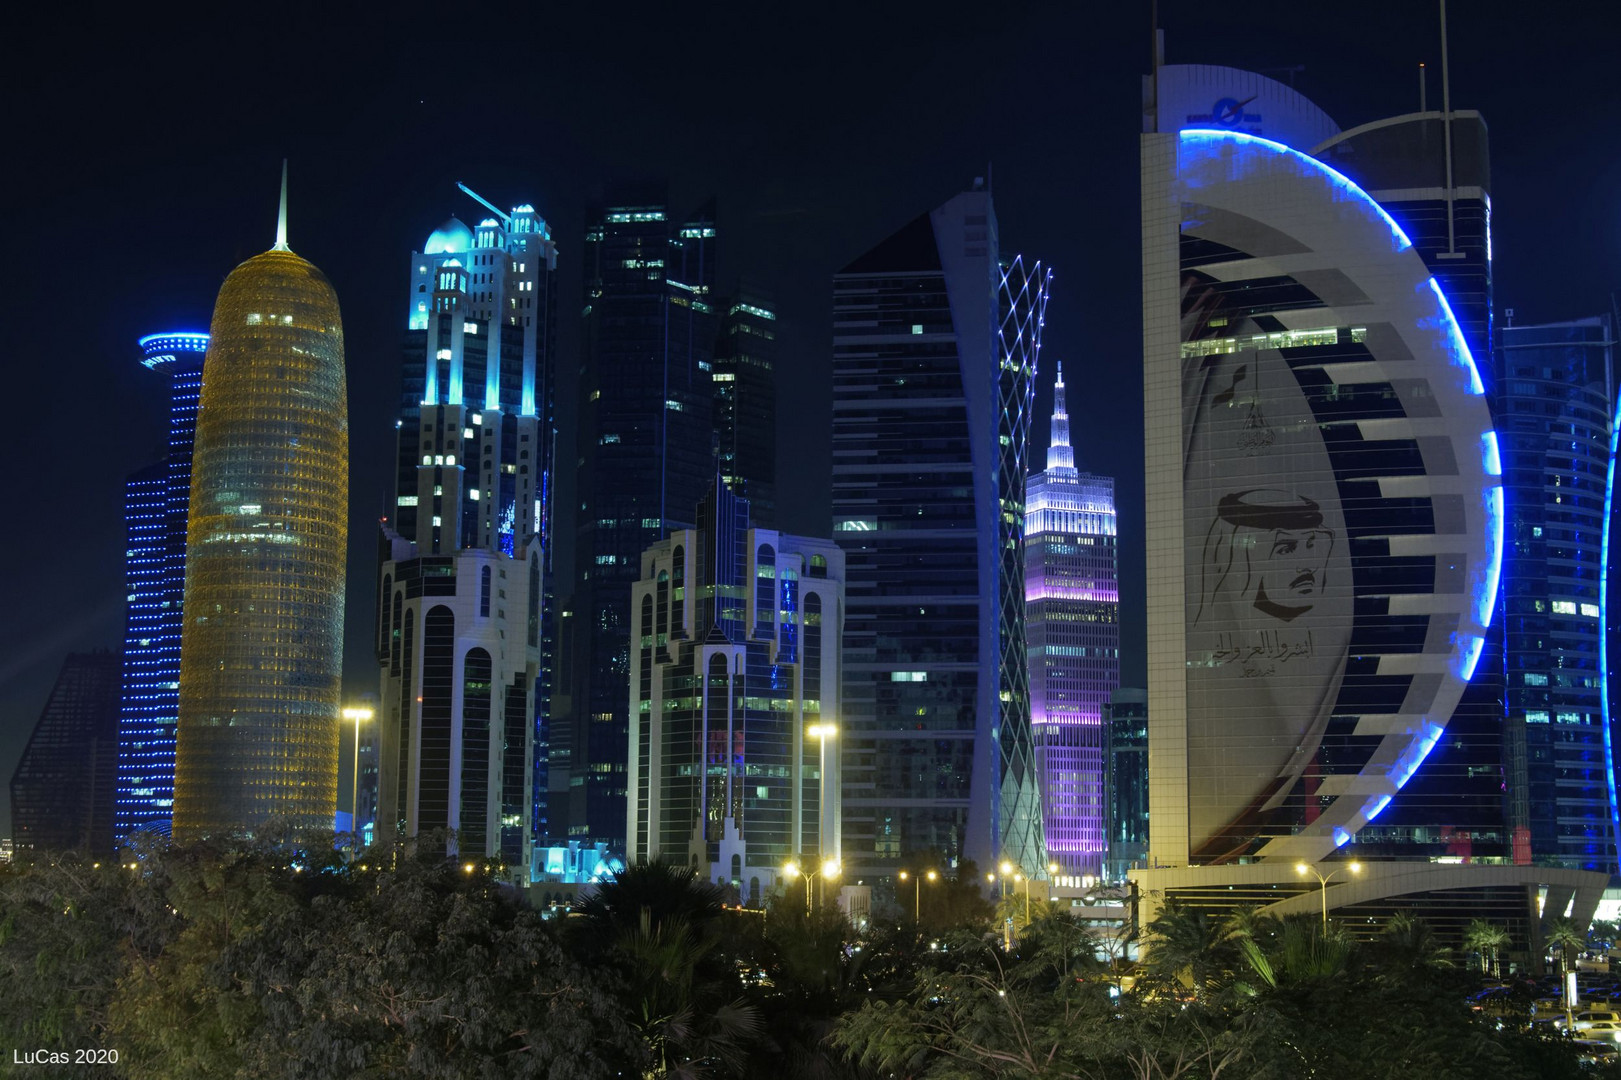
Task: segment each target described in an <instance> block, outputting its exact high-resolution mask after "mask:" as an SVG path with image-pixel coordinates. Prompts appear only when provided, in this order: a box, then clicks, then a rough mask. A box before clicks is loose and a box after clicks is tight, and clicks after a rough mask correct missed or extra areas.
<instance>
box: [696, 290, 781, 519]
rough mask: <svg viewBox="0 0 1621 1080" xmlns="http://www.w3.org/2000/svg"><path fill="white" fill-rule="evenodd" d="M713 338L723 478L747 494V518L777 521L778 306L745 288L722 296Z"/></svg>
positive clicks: (717, 436) (717, 433)
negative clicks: (718, 323)
mask: <svg viewBox="0 0 1621 1080" xmlns="http://www.w3.org/2000/svg"><path fill="white" fill-rule="evenodd" d="M717 311H718V313H719V314H720V338H719V340H717V341H716V343H715V360H714V371H713V373H712V374H713V377H714V380H715V453H716V459H717V460H716V464H717V466H718V467H719V469H720V475H721V480H722V481H724V482H725V483H726V484H728V485H730V486H731V487H732V488H734V489H735V490H737V491H739V492H740V493H742V494H744V495H746V496H748V500H749V519H750V520H751V521H753V522H754V524H755V525H756V526H758V527H760V528H767V529H769V528H774V527H775V526H776V524H777V379H776V372H775V371H774V370H773V366H774V365H775V363H776V358H777V344H776V342H777V312H776V307H775V305H774V304H772V303H771V302H770V301H769V300H767V299H765V298H764V297H763V296H760V295H758V294H756V293H751V292H748V291H746V290H744V291H740V292H739V293H738V294H737V295H736V296H734V297H731V298H729V299H725V300H722V301H721V302H720V303H719V304H718V305H717Z"/></svg>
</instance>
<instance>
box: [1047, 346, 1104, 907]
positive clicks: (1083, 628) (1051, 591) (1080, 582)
mask: <svg viewBox="0 0 1621 1080" xmlns="http://www.w3.org/2000/svg"><path fill="white" fill-rule="evenodd" d="M1024 520H1025V526H1024V528H1025V579H1024V580H1025V592H1024V595H1025V615H1024V618H1025V633H1026V635H1027V640H1028V642H1029V664H1030V720H1031V725H1032V727H1033V729H1034V736H1035V745H1036V765H1037V768H1038V769H1039V770H1040V772H1041V791H1042V802H1043V806H1042V817H1043V820H1044V821H1045V823H1046V836H1047V855H1048V857H1049V858H1050V859H1052V860H1053V861H1054V862H1056V863H1057V864H1058V866H1059V873H1060V875H1063V876H1081V875H1088V874H1097V873H1098V872H1099V870H1100V869H1101V868H1102V862H1103V856H1104V852H1105V850H1106V849H1107V847H1108V838H1107V836H1106V835H1105V832H1104V821H1105V818H1106V815H1105V813H1104V793H1103V776H1104V749H1105V747H1104V742H1105V731H1106V728H1105V722H1104V715H1103V714H1104V706H1105V705H1106V704H1107V703H1108V700H1109V696H1110V695H1111V694H1113V693H1114V691H1115V688H1116V687H1117V686H1118V685H1119V684H1120V596H1119V586H1118V584H1117V581H1118V577H1117V574H1116V561H1115V512H1114V480H1113V479H1112V478H1110V477H1107V476H1094V475H1092V474H1090V473H1082V472H1080V471H1079V470H1077V469H1076V468H1075V451H1074V449H1073V448H1071V446H1070V443H1069V413H1068V412H1067V411H1066V409H1065V407H1064V366H1063V364H1059V365H1058V380H1057V383H1056V384H1055V385H1054V387H1053V417H1052V438H1051V444H1050V445H1049V446H1048V448H1047V469H1046V471H1045V472H1041V473H1037V474H1036V475H1034V476H1032V477H1030V479H1029V481H1028V483H1027V484H1026V489H1025V518H1024Z"/></svg>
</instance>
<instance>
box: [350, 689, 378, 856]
mask: <svg viewBox="0 0 1621 1080" xmlns="http://www.w3.org/2000/svg"><path fill="white" fill-rule="evenodd" d="M375 715H376V714H375V713H374V712H372V710H371V708H370V707H369V706H366V705H352V706H350V707H349V708H346V709H344V710H343V718H344V719H345V720H353V721H354V722H355V782H354V787H353V788H352V789H351V790H350V794H349V835H350V837H351V839H350V841H349V857H350V858H351V859H352V858H354V853H355V851H356V850H358V849H359V847H360V722H361V721H362V720H370V719H371V718H372V717H373V716H375Z"/></svg>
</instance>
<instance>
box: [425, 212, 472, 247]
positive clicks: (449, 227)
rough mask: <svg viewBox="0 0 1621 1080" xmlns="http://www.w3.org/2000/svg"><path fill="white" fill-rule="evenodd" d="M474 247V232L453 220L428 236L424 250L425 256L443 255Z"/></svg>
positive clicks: (457, 220)
mask: <svg viewBox="0 0 1621 1080" xmlns="http://www.w3.org/2000/svg"><path fill="white" fill-rule="evenodd" d="M472 246H473V230H472V229H469V228H468V227H467V226H466V225H463V224H462V223H461V221H460V220H459V219H457V218H451V219H450V220H449V221H447V222H445V223H444V224H443V225H441V226H439V227H438V228H437V229H435V230H433V232H431V233H429V234H428V242H427V244H425V245H424V246H423V248H422V254H424V255H443V254H446V253H454V252H461V251H466V250H468V249H469V248H471V247H472Z"/></svg>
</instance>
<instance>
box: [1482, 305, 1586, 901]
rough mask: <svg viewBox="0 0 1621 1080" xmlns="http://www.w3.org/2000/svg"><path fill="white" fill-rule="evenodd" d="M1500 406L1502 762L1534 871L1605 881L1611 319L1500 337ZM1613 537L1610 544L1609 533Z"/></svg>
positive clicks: (1510, 331) (1509, 331) (1510, 330)
mask: <svg viewBox="0 0 1621 1080" xmlns="http://www.w3.org/2000/svg"><path fill="white" fill-rule="evenodd" d="M1499 342H1500V345H1499V350H1498V355H1497V379H1496V385H1495V387H1494V391H1495V392H1494V398H1495V405H1496V414H1497V430H1498V438H1499V440H1500V446H1501V450H1502V455H1503V486H1504V491H1505V494H1506V497H1507V506H1508V521H1507V536H1506V548H1505V554H1504V564H1503V583H1504V606H1505V611H1504V614H1505V616H1506V619H1505V622H1504V633H1505V640H1504V646H1505V648H1504V654H1505V658H1506V661H1507V662H1506V665H1505V666H1506V675H1507V678H1506V685H1507V691H1508V730H1509V732H1510V735H1511V737H1512V739H1513V742H1512V743H1511V747H1512V749H1513V753H1512V754H1511V755H1510V757H1509V762H1508V764H1509V766H1510V768H1512V769H1513V770H1514V773H1515V775H1514V777H1513V780H1514V783H1513V790H1514V791H1515V792H1516V793H1517V794H1519V796H1520V797H1519V800H1518V801H1519V802H1520V803H1521V804H1522V805H1521V808H1520V815H1521V817H1522V819H1523V821H1524V824H1525V828H1526V829H1527V831H1528V832H1529V849H1530V852H1531V854H1532V856H1533V858H1534V859H1535V860H1536V861H1537V862H1539V863H1545V864H1550V865H1559V866H1568V867H1571V868H1574V869H1581V870H1602V871H1606V872H1611V873H1613V872H1614V871H1615V859H1616V835H1615V833H1616V794H1615V776H1614V764H1613V760H1612V753H1611V751H1612V743H1613V741H1614V740H1613V737H1612V736H1610V735H1609V734H1608V731H1609V725H1608V720H1607V710H1606V708H1605V703H1604V693H1605V685H1604V683H1605V672H1604V668H1603V660H1604V656H1605V650H1604V648H1603V635H1604V624H1605V607H1606V602H1607V596H1606V592H1605V589H1604V583H1603V580H1602V575H1603V561H1602V559H1603V546H1604V530H1605V516H1606V513H1607V511H1608V509H1609V506H1610V491H1609V484H1610V482H1611V474H1610V453H1611V451H1610V447H1611V442H1612V432H1611V429H1610V425H1611V422H1612V418H1613V413H1614V405H1613V400H1614V388H1613V382H1612V380H1613V379H1614V367H1613V362H1614V356H1613V350H1614V347H1615V332H1614V327H1613V326H1612V325H1611V323H1610V319H1609V317H1608V316H1601V317H1597V318H1589V319H1581V320H1576V321H1573V322H1566V323H1555V324H1550V325H1543V326H1524V325H1522V326H1515V325H1513V324H1512V323H1511V324H1509V325H1508V326H1505V327H1503V328H1502V329H1501V330H1500V331H1499ZM1612 542H1613V538H1612Z"/></svg>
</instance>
